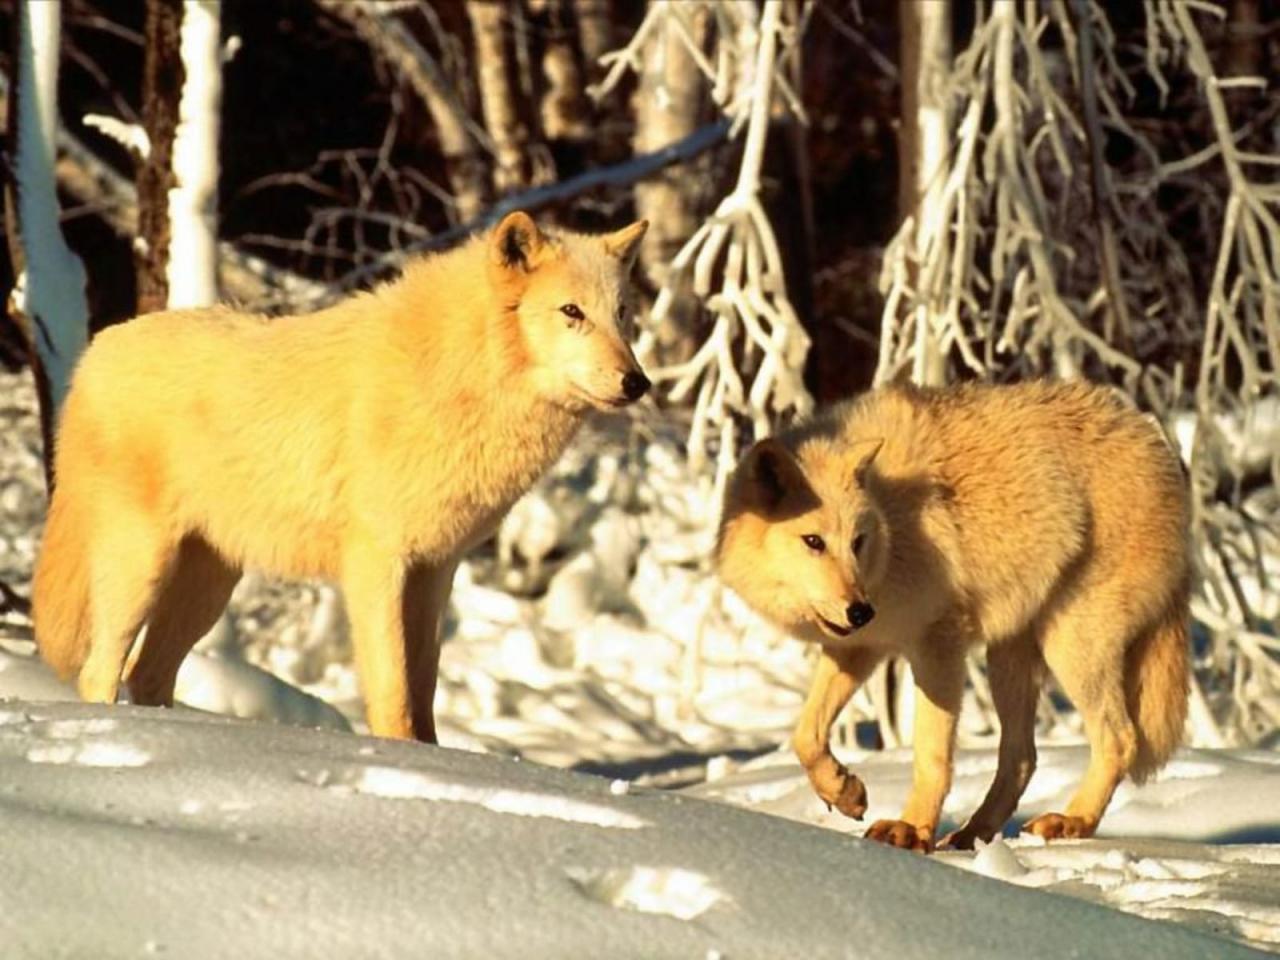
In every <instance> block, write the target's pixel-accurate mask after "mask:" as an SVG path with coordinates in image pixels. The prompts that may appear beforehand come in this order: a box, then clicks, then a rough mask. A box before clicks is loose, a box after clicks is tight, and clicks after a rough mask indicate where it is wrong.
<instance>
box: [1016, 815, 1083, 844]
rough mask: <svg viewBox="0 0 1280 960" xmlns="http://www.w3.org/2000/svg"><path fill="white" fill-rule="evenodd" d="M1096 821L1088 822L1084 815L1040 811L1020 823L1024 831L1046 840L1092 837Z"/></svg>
mask: <svg viewBox="0 0 1280 960" xmlns="http://www.w3.org/2000/svg"><path fill="white" fill-rule="evenodd" d="M1097 826H1098V825H1097V824H1096V823H1090V822H1089V821H1088V820H1086V819H1085V818H1084V817H1073V816H1070V815H1069V814H1065V813H1042V814H1040V816H1038V817H1032V818H1031V819H1030V820H1028V821H1027V822H1026V823H1024V824H1023V825H1022V829H1023V832H1024V833H1034V834H1035V835H1036V836H1037V837H1044V838H1045V839H1046V840H1079V839H1081V838H1083V837H1092V836H1093V831H1094V830H1096V829H1097Z"/></svg>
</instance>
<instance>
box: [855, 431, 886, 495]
mask: <svg viewBox="0 0 1280 960" xmlns="http://www.w3.org/2000/svg"><path fill="white" fill-rule="evenodd" d="M883 446H884V438H883V437H877V438H876V439H874V440H859V441H857V442H856V443H855V444H854V445H853V482H854V483H856V484H857V485H858V486H860V487H862V486H865V485H866V480H867V471H868V470H870V469H871V465H872V464H873V463H875V461H876V454H878V453H879V452H880V448H881V447H883Z"/></svg>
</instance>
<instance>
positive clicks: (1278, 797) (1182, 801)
mask: <svg viewBox="0 0 1280 960" xmlns="http://www.w3.org/2000/svg"><path fill="white" fill-rule="evenodd" d="M840 756H841V759H843V760H844V761H845V762H847V763H848V764H849V765H850V767H851V768H852V769H853V770H855V771H856V772H857V774H858V775H859V776H860V777H861V778H862V779H863V780H864V782H865V783H866V784H867V790H868V795H869V801H870V804H869V807H868V809H867V814H866V820H865V821H864V823H857V822H856V821H853V820H850V819H848V818H847V817H844V816H843V815H841V814H840V813H839V812H834V813H833V812H830V811H828V810H827V808H826V805H825V804H823V803H822V802H821V801H819V800H818V798H817V797H816V796H815V795H814V793H813V791H812V789H811V788H810V786H809V783H808V781H807V780H806V779H805V777H804V774H803V773H802V772H801V770H800V768H799V767H798V765H797V764H796V763H795V761H794V760H793V759H792V758H791V757H790V756H789V754H788V753H786V752H778V753H775V754H772V755H770V756H767V757H762V758H760V759H759V760H755V761H752V762H751V763H748V764H745V765H743V766H742V767H740V768H738V769H736V770H728V769H725V765H719V766H718V767H717V766H716V765H713V767H712V770H713V771H715V770H723V771H724V773H723V775H722V776H720V777H718V778H717V779H716V780H714V781H713V782H709V783H705V784H701V785H698V786H695V787H692V788H689V790H688V791H687V792H688V793H690V794H692V795H695V796H701V797H705V798H714V799H719V800H723V801H726V802H729V803H733V804H736V805H740V806H743V807H748V808H750V809H752V810H756V811H762V812H767V813H772V814H774V815H777V816H781V817H786V818H787V819H791V820H797V821H800V822H802V823H809V824H813V825H816V826H822V827H826V828H828V829H831V830H833V831H837V832H840V833H844V834H849V833H853V834H854V835H857V834H860V833H861V831H862V830H863V829H864V828H865V826H866V824H867V823H870V822H872V821H874V820H876V819H879V818H882V817H896V816H898V814H899V812H900V811H901V809H902V804H903V801H904V800H905V799H906V795H907V790H908V789H909V787H910V784H911V755H910V751H907V750H897V751H886V752H883V753H853V752H841V753H840ZM1087 761H1088V749H1087V748H1086V747H1083V746H1078V747H1041V748H1040V750H1039V765H1038V768H1037V770H1036V773H1035V775H1034V776H1033V777H1032V779H1031V783H1030V785H1029V786H1028V788H1027V792H1026V794H1025V795H1024V797H1023V800H1022V804H1021V805H1020V806H1019V808H1018V812H1017V814H1016V816H1015V818H1014V821H1013V822H1012V823H1011V824H1010V826H1009V827H1008V828H1007V829H1006V835H1007V837H1008V839H1007V840H1005V841H998V842H997V843H995V844H993V845H992V846H991V847H989V848H987V849H986V850H984V851H980V852H978V853H976V854H975V853H961V852H955V851H943V852H941V853H938V854H936V855H935V858H936V859H937V860H939V861H941V862H944V863H948V864H951V865H954V866H959V867H963V868H965V869H968V870H973V871H976V872H979V873H984V874H986V875H988V876H994V877H999V878H1002V879H1005V880H1008V881H1010V882H1012V883H1015V884H1018V885H1021V886H1026V887H1035V888H1039V889H1042V890H1048V891H1052V892H1054V893H1061V894H1067V895H1070V896H1074V897H1080V898H1084V899H1087V900H1091V901H1095V902H1098V903H1106V904H1109V905H1111V906H1114V907H1118V908H1120V909H1123V910H1126V911H1129V912H1132V913H1137V914H1139V915H1141V916H1146V917H1152V918H1156V919H1170V920H1177V921H1179V922H1182V923H1186V924H1190V925H1192V926H1195V927H1198V928H1200V929H1203V930H1207V931H1210V932H1214V933H1218V934H1221V935H1225V936H1231V937H1235V938H1238V939H1243V940H1247V941H1251V942H1253V943H1255V944H1259V945H1263V946H1266V947H1268V948H1270V949H1273V950H1280V753H1276V752H1274V751H1263V750H1182V751H1179V752H1178V754H1177V755H1176V756H1175V757H1174V759H1173V761H1172V762H1170V763H1169V765H1168V766H1166V767H1165V768H1164V770H1162V771H1161V772H1160V773H1159V774H1158V775H1157V776H1156V778H1155V779H1154V780H1152V781H1151V782H1149V783H1147V784H1144V785H1143V786H1141V787H1138V786H1135V785H1134V784H1132V783H1130V782H1128V781H1126V782H1124V783H1122V784H1121V785H1120V787H1119V788H1118V789H1117V791H1116V795H1115V798H1114V800H1113V801H1112V803H1111V807H1110V809H1109V810H1108V812H1107V815H1106V817H1105V818H1104V819H1103V821H1102V826H1101V829H1100V831H1099V839H1096V840H1090V841H1080V842H1076V841H1055V842H1054V843H1051V844H1048V845H1046V844H1045V843H1044V842H1043V841H1042V840H1040V839H1038V838H1036V837H1025V836H1018V835H1017V827H1018V824H1020V823H1021V822H1022V821H1024V820H1026V819H1029V818H1030V817H1033V816H1035V815H1037V814H1040V813H1044V812H1047V811H1050V810H1062V809H1063V808H1064V807H1065V806H1066V804H1067V800H1068V799H1069V798H1070V796H1071V793H1072V791H1073V790H1074V789H1075V786H1076V785H1077V784H1078V783H1079V781H1080V777H1081V775H1082V774H1083V772H1084V767H1085V764H1086V763H1087ZM995 766H996V757H995V753H994V751H979V750H965V751H960V754H959V756H958V758H957V761H956V771H955V783H954V785H953V787H952V790H951V793H950V794H949V795H948V797H947V802H946V806H945V808H944V810H943V817H944V822H943V832H945V831H947V830H950V829H953V828H954V827H957V826H959V825H960V824H962V823H963V822H964V820H965V818H966V817H967V816H968V814H970V813H971V812H972V811H973V810H974V809H975V808H976V807H977V806H978V804H979V803H980V802H981V800H982V797H983V795H984V794H985V792H986V789H987V787H988V785H989V784H990V782H991V778H992V776H993V774H994V773H995Z"/></svg>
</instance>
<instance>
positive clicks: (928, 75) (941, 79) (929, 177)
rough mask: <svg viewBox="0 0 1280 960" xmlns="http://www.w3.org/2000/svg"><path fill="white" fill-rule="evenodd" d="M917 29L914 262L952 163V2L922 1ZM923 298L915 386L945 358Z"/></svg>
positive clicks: (935, 374)
mask: <svg viewBox="0 0 1280 960" xmlns="http://www.w3.org/2000/svg"><path fill="white" fill-rule="evenodd" d="M915 15H916V18H917V22H918V24H919V27H920V34H919V43H920V61H919V67H918V69H917V71H916V75H915V76H914V77H912V78H904V82H914V83H915V85H916V91H915V93H916V96H915V103H916V117H915V128H916V129H915V148H916V158H915V174H916V177H915V191H914V192H915V196H916V209H915V218H916V236H915V247H916V256H917V262H919V260H921V259H923V258H924V254H925V251H926V249H927V248H928V245H929V243H930V242H931V241H932V240H933V238H935V237H937V236H938V234H939V232H940V231H942V230H944V229H946V225H945V224H944V223H943V220H942V211H943V206H942V203H941V201H940V197H941V194H942V186H943V178H944V177H945V176H946V171H947V170H948V169H949V167H950V161H951V150H950V141H951V110H950V109H949V104H948V100H947V76H948V73H949V72H950V67H951V2H950V0H946V2H934V3H921V4H918V5H917V6H916V8H915ZM931 301H932V298H928V297H927V296H926V298H925V302H924V303H922V304H921V306H919V307H917V316H916V330H917V334H918V336H920V337H921V338H922V343H921V344H920V349H918V350H917V351H916V354H915V369H914V370H913V371H912V379H913V380H914V381H915V382H916V383H923V384H934V385H936V384H941V383H942V382H943V380H944V379H945V376H946V372H945V360H946V358H945V357H944V356H943V355H942V352H941V350H939V349H938V337H937V336H936V335H935V334H933V333H931V332H929V331H930V328H931V327H932V326H933V313H934V311H935V304H934V303H932V302H931Z"/></svg>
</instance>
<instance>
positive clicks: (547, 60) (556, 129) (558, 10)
mask: <svg viewBox="0 0 1280 960" xmlns="http://www.w3.org/2000/svg"><path fill="white" fill-rule="evenodd" d="M547 21H548V24H549V28H548V30H547V33H546V42H545V44H544V45H543V49H542V82H543V90H542V101H541V103H540V105H539V115H540V117H541V121H542V134H543V136H544V137H546V138H547V139H548V140H568V141H572V142H580V141H583V140H586V139H587V138H588V137H589V136H590V135H591V125H590V123H589V122H588V118H589V112H590V111H589V108H588V106H587V98H586V97H585V96H584V95H583V90H584V89H585V84H584V83H583V78H582V70H581V69H580V67H579V63H578V53H577V50H576V48H575V46H574V35H573V31H572V30H571V29H570V26H571V25H572V20H571V19H570V11H569V2H568V0H549V2H548V3H547Z"/></svg>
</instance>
